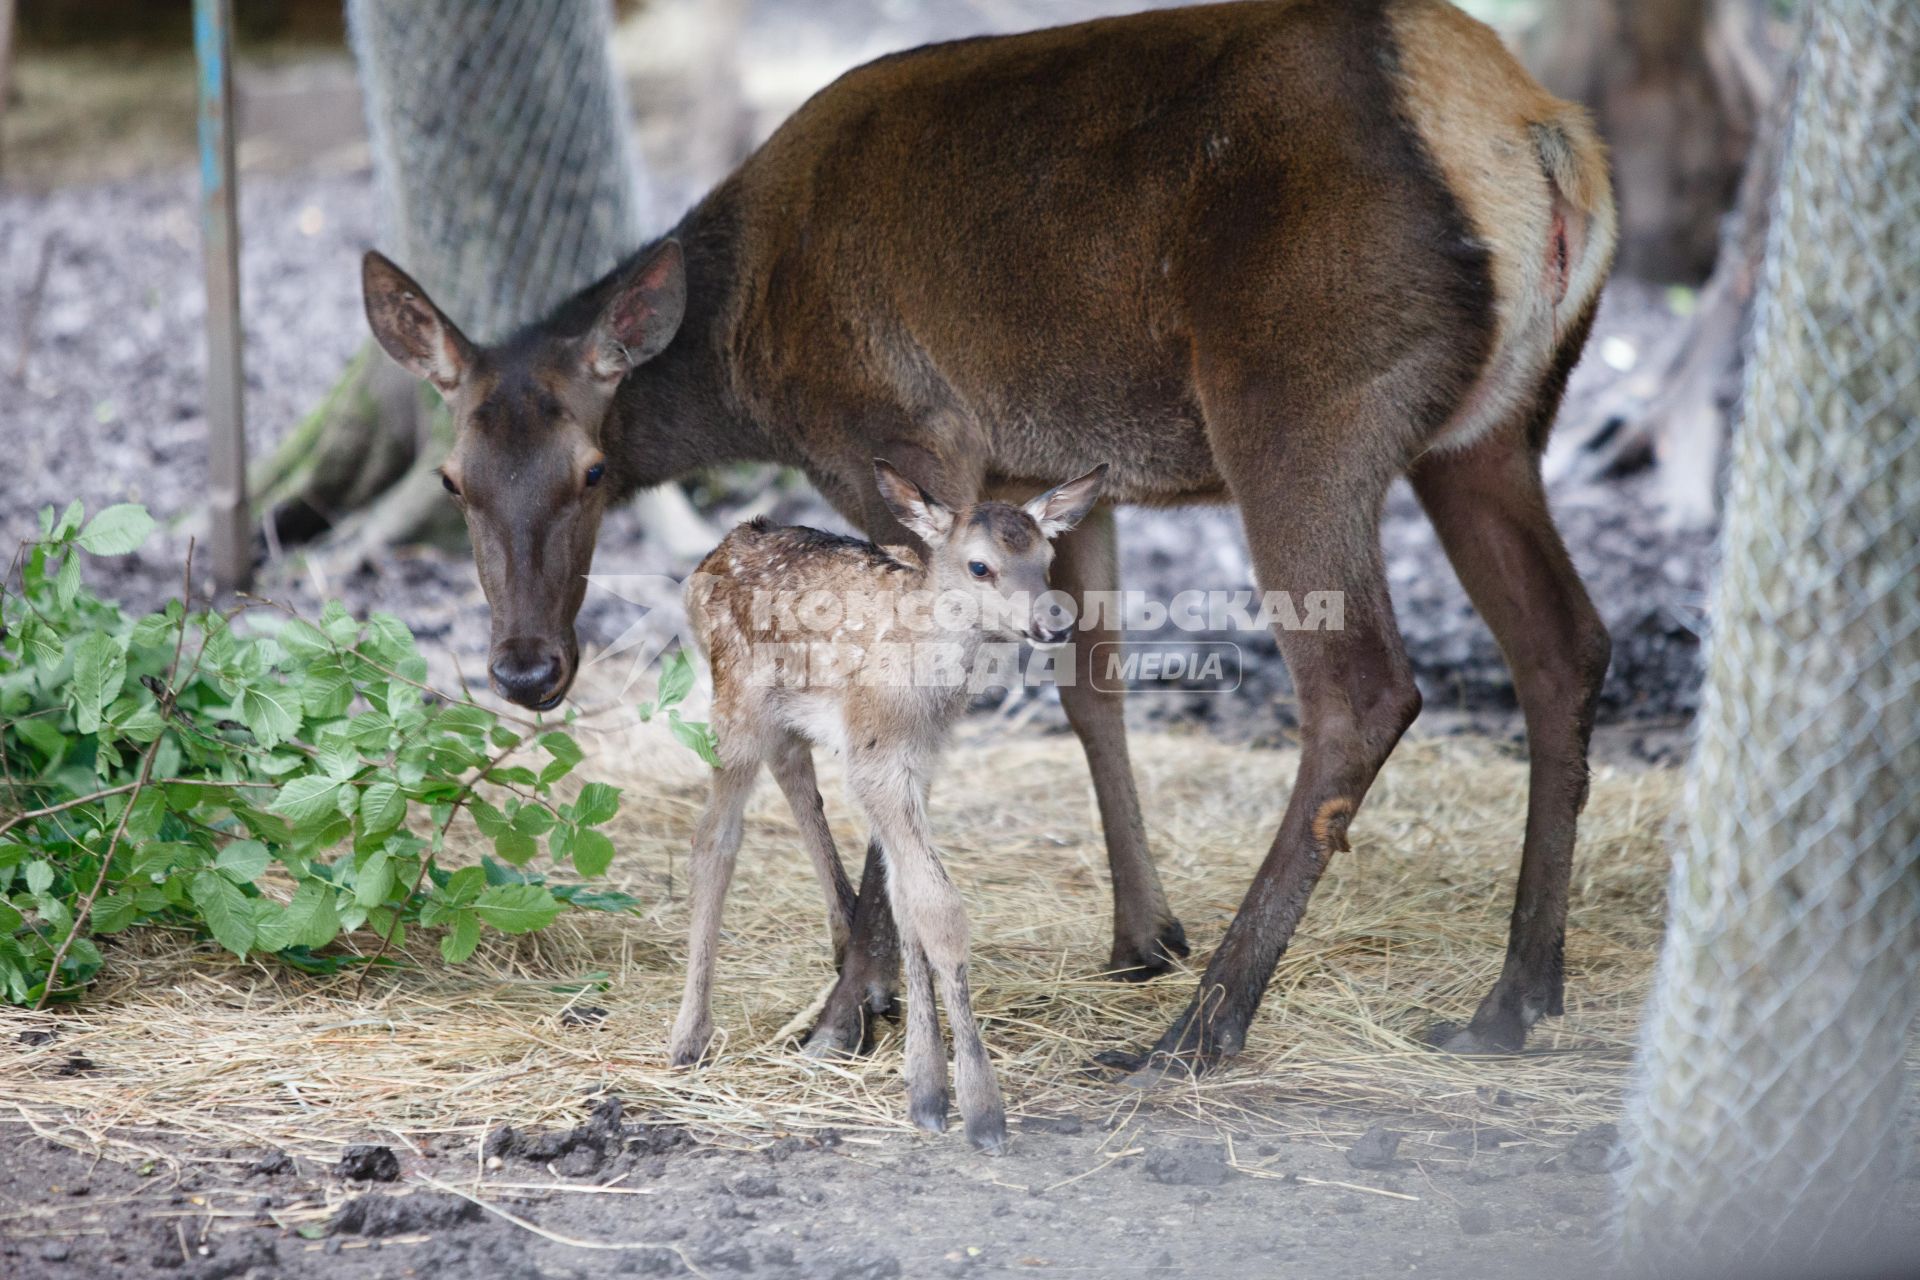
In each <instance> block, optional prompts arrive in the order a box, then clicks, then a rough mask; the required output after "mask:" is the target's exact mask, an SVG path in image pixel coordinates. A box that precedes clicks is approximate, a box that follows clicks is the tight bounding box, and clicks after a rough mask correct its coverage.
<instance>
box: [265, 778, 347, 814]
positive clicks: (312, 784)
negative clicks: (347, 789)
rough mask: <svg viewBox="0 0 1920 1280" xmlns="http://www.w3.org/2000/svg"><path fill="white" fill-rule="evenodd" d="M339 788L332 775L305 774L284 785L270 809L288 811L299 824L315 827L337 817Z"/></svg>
mask: <svg viewBox="0 0 1920 1280" xmlns="http://www.w3.org/2000/svg"><path fill="white" fill-rule="evenodd" d="M339 790H340V784H339V783H337V782H335V781H334V780H333V779H332V778H323V777H320V776H319V775H317V774H304V775H302V776H301V777H298V778H295V779H294V780H293V781H292V782H289V783H288V784H287V785H286V786H284V787H282V788H280V791H279V793H278V794H277V795H275V796H274V798H273V803H272V804H271V805H269V806H268V808H270V809H271V810H272V811H273V812H275V813H281V814H285V815H286V816H287V817H288V818H289V819H290V820H291V821H292V822H293V824H294V826H296V827H305V826H311V825H313V824H315V823H319V822H324V821H326V820H327V819H329V818H332V817H334V816H335V814H336V813H337V812H338V810H337V809H336V808H335V806H336V804H337V803H338V793H339Z"/></svg>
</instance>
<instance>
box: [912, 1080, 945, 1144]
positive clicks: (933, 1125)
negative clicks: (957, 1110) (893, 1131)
mask: <svg viewBox="0 0 1920 1280" xmlns="http://www.w3.org/2000/svg"><path fill="white" fill-rule="evenodd" d="M907 1119H909V1120H911V1121H913V1123H914V1126H915V1127H916V1128H920V1129H925V1130H926V1131H927V1132H928V1133H945V1132H946V1131H947V1091H946V1090H945V1089H939V1090H931V1091H929V1092H927V1093H917V1094H909V1095H908V1097H907Z"/></svg>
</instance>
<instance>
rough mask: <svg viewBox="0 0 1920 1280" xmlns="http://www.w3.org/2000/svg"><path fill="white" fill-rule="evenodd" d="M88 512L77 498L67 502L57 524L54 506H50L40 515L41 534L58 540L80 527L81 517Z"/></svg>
mask: <svg viewBox="0 0 1920 1280" xmlns="http://www.w3.org/2000/svg"><path fill="white" fill-rule="evenodd" d="M86 514H87V509H86V507H85V506H84V505H82V503H81V501H80V499H78V498H75V499H74V500H73V501H72V502H69V503H68V504H67V509H66V510H65V511H63V512H61V513H60V523H58V524H55V523H54V522H53V508H52V507H48V508H47V509H46V510H45V511H44V512H42V513H41V516H40V532H41V535H42V536H43V537H48V538H52V539H53V540H54V541H56V542H57V541H59V540H60V539H61V538H64V537H66V536H67V535H68V534H70V533H72V532H73V531H74V530H75V529H78V528H79V527H80V520H81V518H82V517H83V516H85V515H86Z"/></svg>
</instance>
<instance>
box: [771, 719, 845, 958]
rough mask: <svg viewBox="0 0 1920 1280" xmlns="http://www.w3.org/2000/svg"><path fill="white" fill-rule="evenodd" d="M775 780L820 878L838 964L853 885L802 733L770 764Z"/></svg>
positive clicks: (778, 751)
mask: <svg viewBox="0 0 1920 1280" xmlns="http://www.w3.org/2000/svg"><path fill="white" fill-rule="evenodd" d="M768 765H769V766H770V767H771V768H772V770H773V778H774V781H776V782H778V783H779V784H780V790H781V791H782V792H783V793H784V794H785V795H786V797H787V806H788V807H789V808H791V809H792V810H793V821H794V824H795V825H796V826H798V827H799V828H800V843H801V844H802V845H804V846H806V850H807V856H808V857H809V858H810V859H812V861H813V873H814V875H816V876H818V877H819V879H820V892H821V894H822V895H823V896H824V897H825V898H826V901H827V933H828V935H829V936H830V937H832V939H833V962H834V964H835V965H838V964H839V963H840V962H841V960H842V959H843V958H844V957H845V955H846V950H847V933H848V930H849V929H851V928H852V925H853V904H854V896H853V885H852V883H851V882H850V881H848V879H847V872H846V868H845V867H843V866H841V865H840V850H839V849H838V847H836V846H835V845H834V843H833V829H832V828H831V827H829V826H828V825H827V811H826V807H825V806H824V805H823V804H822V803H821V801H820V787H819V784H818V782H817V781H816V780H815V778H814V774H813V746H812V744H811V743H809V742H808V741H807V740H806V739H805V738H803V737H801V736H800V735H799V734H788V735H787V737H786V740H785V741H783V742H782V743H781V744H780V745H779V746H778V747H776V748H775V750H774V753H773V757H772V759H771V760H769V761H768Z"/></svg>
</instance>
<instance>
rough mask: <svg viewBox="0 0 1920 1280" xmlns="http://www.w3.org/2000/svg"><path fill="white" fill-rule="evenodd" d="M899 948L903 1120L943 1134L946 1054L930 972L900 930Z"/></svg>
mask: <svg viewBox="0 0 1920 1280" xmlns="http://www.w3.org/2000/svg"><path fill="white" fill-rule="evenodd" d="M900 949H901V953H902V958H903V959H904V960H905V961H906V966H907V1052H906V1076H907V1117H908V1118H909V1119H911V1120H912V1121H913V1122H914V1123H915V1124H917V1125H919V1126H920V1127H921V1128H922V1129H925V1130H926V1131H927V1132H928V1133H945V1132H946V1131H947V1055H946V1046H945V1044H944V1043H943V1042H942V1040H941V1037H940V1010H939V1007H938V1006H937V1005H935V1004H934V999H933V970H932V969H931V968H929V967H928V965H927V953H926V949H925V948H923V947H921V946H920V945H919V943H918V942H916V941H915V940H914V938H913V937H912V936H911V935H908V934H906V933H905V932H904V930H903V931H902V937H901V939H900Z"/></svg>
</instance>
